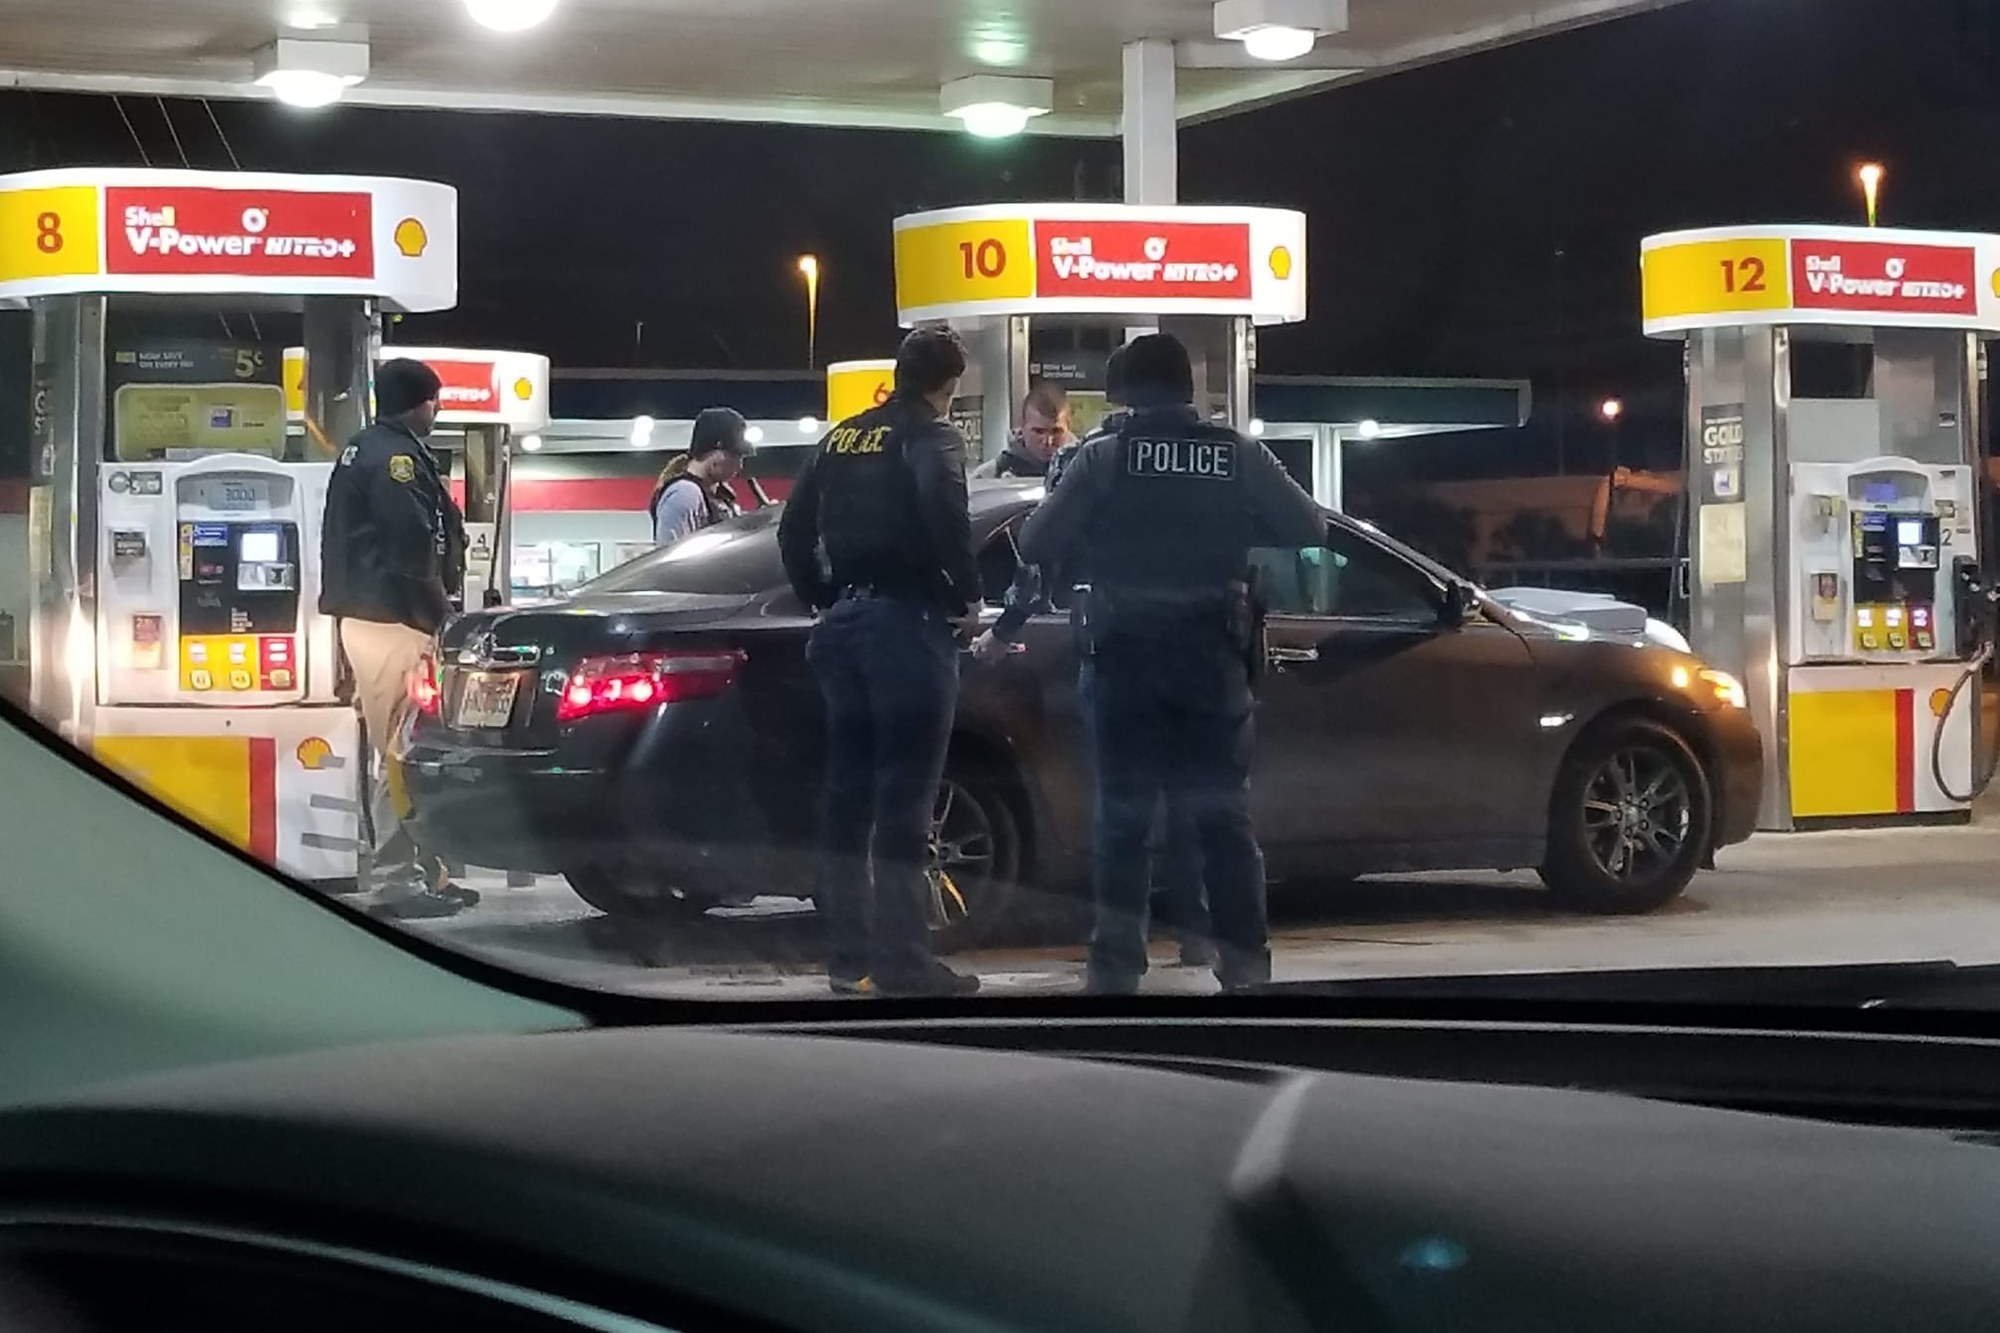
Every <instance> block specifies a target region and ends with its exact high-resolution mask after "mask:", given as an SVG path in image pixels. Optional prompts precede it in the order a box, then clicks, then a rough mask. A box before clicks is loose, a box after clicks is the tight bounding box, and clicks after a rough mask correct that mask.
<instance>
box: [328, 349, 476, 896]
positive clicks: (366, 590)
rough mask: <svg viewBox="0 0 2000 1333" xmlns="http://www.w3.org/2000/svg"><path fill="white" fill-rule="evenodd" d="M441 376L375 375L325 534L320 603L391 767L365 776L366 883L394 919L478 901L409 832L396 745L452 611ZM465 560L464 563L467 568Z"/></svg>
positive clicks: (336, 484)
mask: <svg viewBox="0 0 2000 1333" xmlns="http://www.w3.org/2000/svg"><path fill="white" fill-rule="evenodd" d="M438 390H439V381H438V376H437V372H436V371H434V370H432V369H431V368H430V367H429V366H427V365H425V364H424V363H423V362H421V361H411V360H406V359H402V360H395V361H387V362H384V363H383V364H382V365H381V366H380V367H379V368H377V370H376V372H375V411H376V421H375V424H374V425H372V426H369V427H367V428H366V429H365V430H363V431H361V432H360V433H359V434H357V435H356V436H355V437H354V438H353V439H352V440H350V441H349V442H348V445H347V447H346V448H345V449H343V450H341V453H340V461H339V462H338V463H337V464H336V465H335V467H334V469H333V477H332V480H331V481H329V482H328V483H327V490H326V517H325V521H324V523H323V524H322V525H321V531H320V570H321V585H320V597H319V609H320V612H321V614H323V615H329V616H333V617H334V618H335V620H336V622H337V624H338V627H339V634H340V650H341V653H342V655H343V656H344V657H345V658H346V660H347V666H348V670H349V672H350V674H351V677H352V681H353V686H354V694H355V702H356V703H357V704H358V705H359V707H360V709H361V716H362V720H363V722H364V723H365V724H366V726H367V730H368V747H369V750H370V751H371V752H372V753H371V756H370V757H371V759H372V760H373V761H374V764H372V765H370V766H369V767H370V768H374V767H375V766H377V765H379V767H380V770H381V771H380V772H377V773H373V774H372V776H370V777H365V778H364V785H365V787H366V788H367V792H368V795H367V798H366V801H365V806H366V810H367V814H368V818H366V819H364V824H363V835H364V836H363V843H364V848H365V850H366V852H367V853H368V854H367V855H366V856H364V858H363V873H362V875H361V877H360V878H361V881H362V884H363V886H364V887H373V888H375V889H376V890H378V897H377V900H376V903H375V906H374V909H373V910H374V912H375V913H376V914H377V915H379V916H384V917H389V918H393V919H403V920H415V919H419V918H427V917H440V916H450V915H452V914H453V913H455V912H457V911H459V910H460V909H461V908H463V907H466V906H469V905H471V904H472V903H473V902H476V901H477V900H478V895H477V894H476V893H474V892H473V891H472V890H470V889H463V888H458V887H456V886H451V885H447V884H445V883H444V882H443V877H442V875H441V874H440V873H439V870H438V868H437V866H436V864H435V863H434V862H431V861H430V860H429V858H425V857H422V856H421V855H420V853H419V851H418V848H417V845H416V843H415V841H414V840H412V838H411V837H410V834H409V831H408V830H407V829H406V828H404V827H403V821H402V814H403V811H402V810H400V809H399V808H398V807H399V806H400V805H401V800H400V799H399V797H398V796H397V795H395V794H394V789H395V788H396V787H397V786H398V785H399V784H398V783H397V782H396V779H395V776H394V770H393V766H392V765H391V764H390V762H389V759H388V751H389V747H390V745H391V743H392V742H393V741H394V739H395V736H396V733H397V730H398V729H399V728H400V727H401V726H402V725H403V723H404V722H406V721H407V720H408V718H409V708H410V702H409V701H410V680H411V677H412V676H413V675H415V674H416V673H417V672H418V671H421V670H428V669H429V663H430V661H431V660H432V659H433V657H434V655H435V652H436V636H437V632H438V629H439V627H440V626H442V625H443V624H444V622H445V619H446V617H447V616H449V615H450V613H451V596H450V593H449V591H448V584H447V582H446V576H447V572H448V570H449V567H450V565H451V563H452V555H453V545H454V537H455V534H454V532H453V515H454V511H453V509H452V500H451V495H450V493H449V491H448V490H447V488H446V486H445V483H444V478H443V476H442V474H441V473H440V471H439V469H438V461H437V457H436V455H434V454H432V453H431V450H430V446H429V444H428V443H426V441H427V439H428V437H429V435H430V433H431V430H432V428H433V427H434V426H435V425H436V424H437V413H438ZM461 567H462V566H461Z"/></svg>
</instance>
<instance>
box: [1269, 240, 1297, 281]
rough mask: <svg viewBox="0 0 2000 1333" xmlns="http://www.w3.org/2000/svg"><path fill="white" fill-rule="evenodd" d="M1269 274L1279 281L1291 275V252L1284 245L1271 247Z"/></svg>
mask: <svg viewBox="0 0 2000 1333" xmlns="http://www.w3.org/2000/svg"><path fill="white" fill-rule="evenodd" d="M1271 276H1272V277H1274V278H1276V279H1277V280H1278V281H1279V282H1283V281H1285V279H1287V278H1289V277H1291V276H1292V252H1291V251H1290V250H1289V249H1287V248H1286V247H1285V246H1282V245H1278V246H1273V247H1272V248H1271Z"/></svg>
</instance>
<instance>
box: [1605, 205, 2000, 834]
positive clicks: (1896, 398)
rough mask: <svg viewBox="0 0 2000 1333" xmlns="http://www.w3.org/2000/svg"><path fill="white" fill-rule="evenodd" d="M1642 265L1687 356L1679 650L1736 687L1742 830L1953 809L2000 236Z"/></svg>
mask: <svg viewBox="0 0 2000 1333" xmlns="http://www.w3.org/2000/svg"><path fill="white" fill-rule="evenodd" d="M1641 270H1642V275H1643V282H1642V286H1643V292H1644V318H1645V331H1646V332H1647V333H1648V334H1649V335H1652V336H1655V337H1672V338H1681V339H1685V340H1686V343H1687V356H1686V366H1687V409H1686V428H1687V484H1688V488H1689V491H1688V502H1689V515H1690V525H1689V531H1690V537H1691V540H1690V550H1691V555H1692V566H1693V568H1692V578H1691V580H1690V582H1691V589H1692V598H1691V603H1690V605H1691V610H1692V621H1693V623H1692V633H1691V636H1690V637H1691V640H1692V642H1693V644H1694V648H1695V650H1696V652H1698V653H1699V654H1701V655H1702V656H1703V657H1705V658H1706V659H1708V660H1709V661H1711V662H1713V663H1714V664H1715V665H1716V666H1718V667H1721V668H1723V669H1725V670H1728V671H1731V672H1734V673H1736V674H1738V675H1740V676H1741V677H1742V678H1743V680H1744V683H1745V686H1746V688H1747V691H1748V693H1749V697H1750V704H1751V707H1752V709H1753V711H1754V714H1755V716H1756V719H1757V722H1758V727H1759V730H1760V731H1761V732H1762V733H1763V736H1764V741H1765V756H1766V768H1765V784H1764V805H1763V811H1762V815H1761V818H1760V821H1759V822H1760V827H1763V828H1767V829H1780V830H1782V829H1795V828H1810V827H1819V826H1825V825H1828V824H1836V823H1843V822H1857V821H1859V822H1876V821H1897V820H1905V821H1909V820H1914V821H1926V820H1928V821H1940V820H1955V819H1964V818H1967V817H1968V816H1969V812H1968V806H1967V804H1966V802H1965V801H1964V800H1963V799H1961V798H1962V797H1964V796H1965V795H1967V794H1969V793H1970V791H1971V789H1972V779H1973V774H1972V770H1973V766H1974V753H1973V752H1974V737H1975V728H1974V725H1973V722H1974V718H1975V716H1976V714H1977V711H1978V709H1979V691H1978V689H1977V688H1976V687H1975V688H1971V689H1969V690H1966V691H1964V692H1962V693H1961V694H1959V695H1958V702H1957V704H1956V706H1954V705H1953V693H1952V692H1953V688H1954V686H1956V685H1957V684H1958V683H1959V682H1961V681H1962V680H1963V679H1964V678H1965V676H1966V673H1967V671H1968V669H1969V667H1970V666H1971V659H1972V658H1973V657H1974V655H1975V652H1976V650H1977V648H1978V646H1979V642H1980V639H1981V634H1980V631H1979V628H1978V620H1979V616H1980V614H1981V613H1980V610H1979V608H1978V607H1977V606H1976V605H1975V604H1974V600H1975V599H1973V598H1971V597H1970V596H1968V595H1966V589H1967V586H1968V585H1966V584H1965V583H1963V582H1962V578H1963V576H1964V575H1966V574H1968V573H1974V572H1976V571H1978V570H1979V568H1980V566H1981V562H1982V556H1983V547H1982V539H1983V537H1984V534H1983V532H1982V526H1983V521H1984V516H1983V513H1982V504H1983V498H1984V487H1983V486H1982V484H1981V478H1980V476H1979V467H1980V458H1979V441H1980V438H1981V428H1980V419H1979V418H1980V412H1981V410H1982V406H1983V404H1982V390H1983V382H1984V380H1985V373H1984V367H1985V355H1986V353H1985V347H1984V343H1985V341H1986V340H1988V339H1991V338H1994V337H1997V336H2000V237H1996V236H1988V235H1968V234H1962V233H1955V232H1933V231H1900V230H1886V229H1877V228H1860V227H1726V228H1710V229H1706V230H1698V231H1684V232H1671V233H1667V234H1664V235H1659V236H1652V237H1649V238H1647V239H1646V241H1645V242H1644V244H1643V246H1642V249H1641ZM1940 777H1942V778H1943V781H1942V782H1940V781H1939V778H1940Z"/></svg>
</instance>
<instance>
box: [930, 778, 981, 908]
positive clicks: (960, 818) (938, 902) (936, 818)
mask: <svg viewBox="0 0 2000 1333" xmlns="http://www.w3.org/2000/svg"><path fill="white" fill-rule="evenodd" d="M998 859H999V842H998V839H997V837H996V834H995V830H994V827H993V813H992V812H991V811H990V810H988V809H987V808H986V806H985V804H984V803H982V802H981V801H980V799H979V797H978V796H976V795H975V794H974V793H973V792H971V791H969V790H967V789H966V788H965V787H964V786H963V785H961V784H960V783H958V782H956V781H954V780H953V779H952V778H950V777H947V778H945V779H944V781H942V782H940V783H939V784H938V795H937V805H936V807H935V808H934V809H933V810H932V813H931V838H930V860H929V863H928V864H927V865H926V866H925V868H924V878H925V881H926V883H927V885H928V887H929V889H930V893H929V896H928V898H927V900H926V909H927V911H928V912H929V914H930V924H931V929H933V930H938V931H947V930H952V929H954V928H956V927H959V926H960V925H961V924H962V923H963V922H966V921H969V920H970V919H971V918H972V916H973V914H974V912H975V910H976V908H977V907H978V905H979V903H980V900H981V898H982V897H983V896H984V890H985V889H986V888H987V886H988V884H989V883H990V882H991V880H992V878H993V874H994V871H995V869H996V868H997V862H998Z"/></svg>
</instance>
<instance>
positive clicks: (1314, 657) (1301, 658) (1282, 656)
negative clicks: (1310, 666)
mask: <svg viewBox="0 0 2000 1333" xmlns="http://www.w3.org/2000/svg"><path fill="white" fill-rule="evenodd" d="M1264 656H1265V657H1266V658H1267V659H1269V660H1270V661H1271V663H1272V664H1273V665H1276V666H1285V665H1289V664H1293V663H1298V662H1317V661H1319V649H1317V648H1267V649H1265V650H1264Z"/></svg>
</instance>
